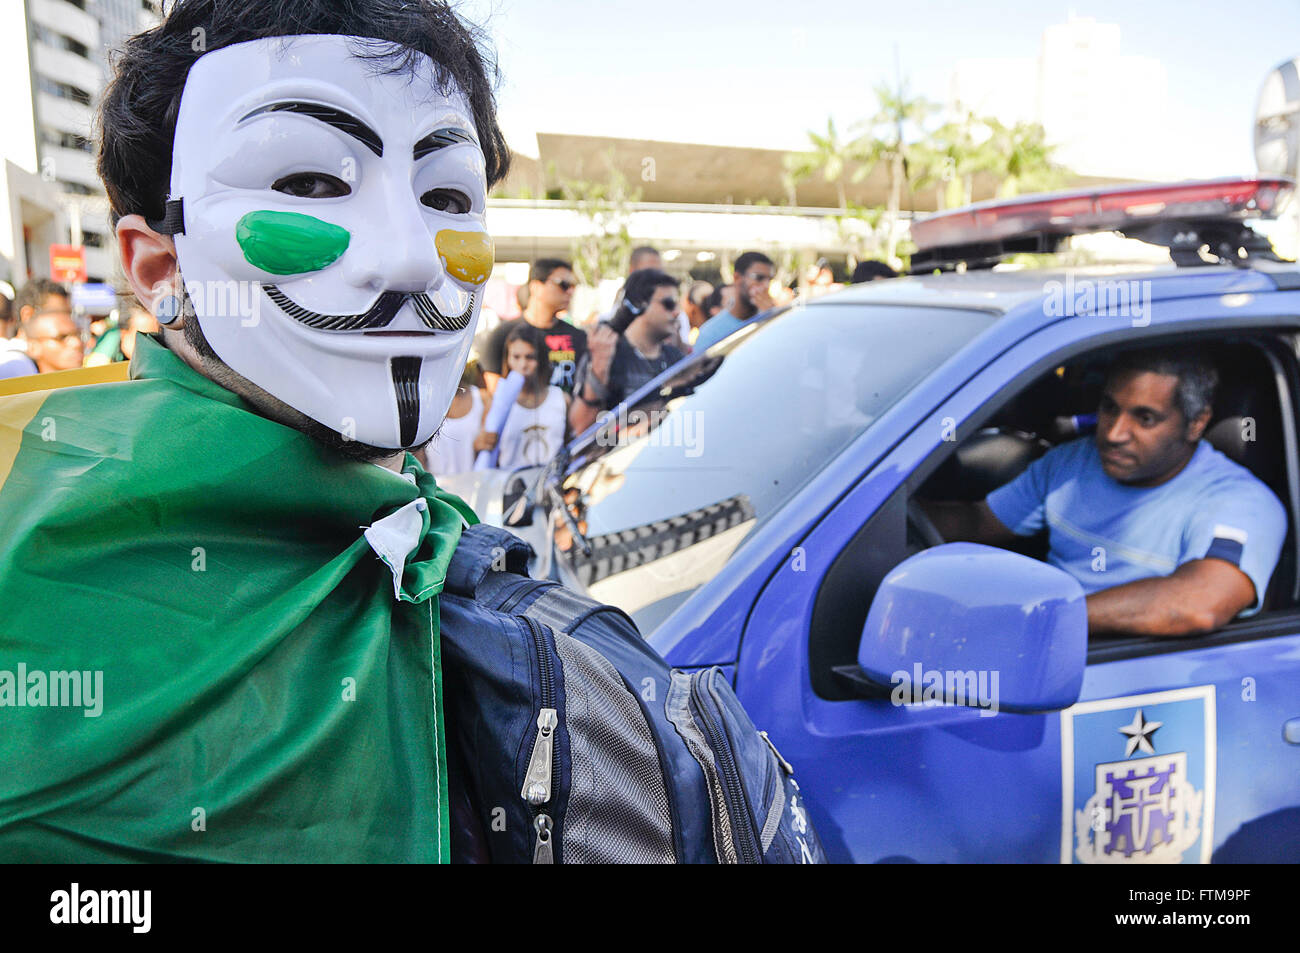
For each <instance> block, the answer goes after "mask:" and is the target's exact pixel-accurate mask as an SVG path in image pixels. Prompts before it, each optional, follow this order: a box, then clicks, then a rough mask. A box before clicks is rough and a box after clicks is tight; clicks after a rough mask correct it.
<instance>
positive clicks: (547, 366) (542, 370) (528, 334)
mask: <svg viewBox="0 0 1300 953" xmlns="http://www.w3.org/2000/svg"><path fill="white" fill-rule="evenodd" d="M511 341H523V342H524V343H526V344H531V345H532V346H533V353H534V354H536V355H537V370H536V371H535V372H534V373H533V379H532V380H531V381H529V382H528V383H530V384H532V387H533V389H535V390H539V391H542V392H543V393H544V392H545V391H546V385H548V384H549V383H550V382H551V349H550V348H549V347H548V346H547V344H546V335H545V334H543V333H542V331H541V329H540V328H535V327H533V326H532V325H531V324H529V323H528V322H527V321H520V322H519V323H518V324H516V325H515V326H514V327H512V328H511V329H510V330H509V332H507V333H506V340H505V343H504V344H503V345H502V346H501V370H502V371H506V370H507V367H506V362H507V360H508V359H509V356H510V342H511Z"/></svg>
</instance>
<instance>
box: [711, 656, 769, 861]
mask: <svg viewBox="0 0 1300 953" xmlns="http://www.w3.org/2000/svg"><path fill="white" fill-rule="evenodd" d="M711 671H712V670H711V669H710V670H707V671H704V672H700V673H698V674H697V675H696V676H695V677H696V678H698V679H699V682H698V683H697V684H700V685H701V687H702V688H703V689H704V690H705V691H707V692H709V696H710V698H712V697H713V692H712V691H711V690H710V689H709V687H708V685H706V684H703V683H704V676H707V675H708V674H710V673H711ZM715 701H716V699H715ZM695 707H696V709H697V710H698V711H699V713H700V723H701V724H702V726H703V728H704V734H705V737H706V738H707V739H708V742H709V747H710V748H712V749H713V754H714V757H715V759H716V760H717V763H718V773H719V774H720V775H721V776H722V788H723V796H724V797H725V798H726V800H727V810H728V812H729V813H730V814H731V817H732V824H731V830H732V838H733V840H734V841H735V844H736V847H737V848H738V849H739V851H740V855H741V857H740V862H741V863H742V864H757V863H761V862H762V858H761V857H759V856H758V852H757V850H756V849H755V845H754V843H753V839H752V838H750V837H746V836H744V835H743V834H742V833H741V831H742V830H749V827H750V824H751V822H750V818H749V808H748V807H746V806H745V794H744V789H743V788H742V787H741V780H740V770H739V769H738V768H737V767H736V761H735V758H733V757H732V754H731V745H730V744H729V743H728V742H727V738H726V736H725V735H724V734H723V732H722V729H720V728H719V727H718V724H717V722H716V721H714V720H713V713H712V712H710V711H708V709H707V707H706V706H704V705H700V704H696V706H695Z"/></svg>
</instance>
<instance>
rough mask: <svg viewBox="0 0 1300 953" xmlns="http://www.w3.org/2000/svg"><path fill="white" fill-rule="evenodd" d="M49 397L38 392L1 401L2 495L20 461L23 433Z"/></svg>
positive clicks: (0, 481)
mask: <svg viewBox="0 0 1300 953" xmlns="http://www.w3.org/2000/svg"><path fill="white" fill-rule="evenodd" d="M48 396H49V394H48V393H45V392H43V391H38V392H37V393H34V394H18V395H16V396H13V397H10V398H8V399H7V400H0V493H3V492H4V488H5V481H6V480H8V479H9V474H10V472H11V471H12V470H13V468H14V461H15V460H17V459H18V451H19V450H21V449H22V446H23V431H24V430H26V429H27V425H28V424H30V423H31V422H32V419H33V418H34V417H35V416H36V415H37V414H38V413H39V412H40V409H41V405H42V404H44V403H45V398H46V397H48Z"/></svg>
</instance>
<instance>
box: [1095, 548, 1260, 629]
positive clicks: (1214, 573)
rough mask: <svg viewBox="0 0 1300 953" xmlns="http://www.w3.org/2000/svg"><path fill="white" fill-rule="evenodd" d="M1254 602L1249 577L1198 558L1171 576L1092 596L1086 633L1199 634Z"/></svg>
mask: <svg viewBox="0 0 1300 953" xmlns="http://www.w3.org/2000/svg"><path fill="white" fill-rule="evenodd" d="M1254 602H1255V584H1254V583H1253V582H1251V581H1250V577H1249V576H1247V575H1246V574H1245V573H1244V572H1242V571H1241V570H1240V569H1238V568H1237V567H1236V566H1234V565H1233V564H1232V563H1230V562H1227V561H1225V560H1222V559H1215V558H1207V559H1194V560H1192V561H1191V562H1186V563H1183V564H1182V565H1181V566H1179V567H1178V568H1177V569H1176V570H1174V572H1173V574H1172V575H1168V576H1158V577H1153V578H1150V579H1138V580H1136V581H1135V582H1128V583H1125V584H1124V585H1122V586H1115V587H1113V588H1111V589H1103V590H1102V591H1101V592H1094V593H1093V594H1092V595H1090V596H1088V634H1089V635H1106V634H1116V633H1125V634H1131V635H1166V636H1173V635H1199V634H1202V633H1205V632H1213V631H1214V630H1215V629H1218V628H1220V627H1222V626H1224V625H1227V624H1228V623H1229V622H1231V621H1232V620H1233V619H1234V618H1235V617H1236V616H1237V614H1238V613H1239V612H1241V611H1242V610H1244V609H1246V608H1249V607H1250V606H1251V605H1252V604H1253V603H1254Z"/></svg>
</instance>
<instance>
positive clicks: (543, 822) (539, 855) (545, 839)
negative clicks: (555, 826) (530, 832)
mask: <svg viewBox="0 0 1300 953" xmlns="http://www.w3.org/2000/svg"><path fill="white" fill-rule="evenodd" d="M533 829H534V830H536V831H537V845H536V846H535V847H534V848H533V863H535V864H553V863H555V853H554V852H553V851H552V849H551V817H550V815H549V814H538V815H537V817H536V818H535V819H534V820H533Z"/></svg>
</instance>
